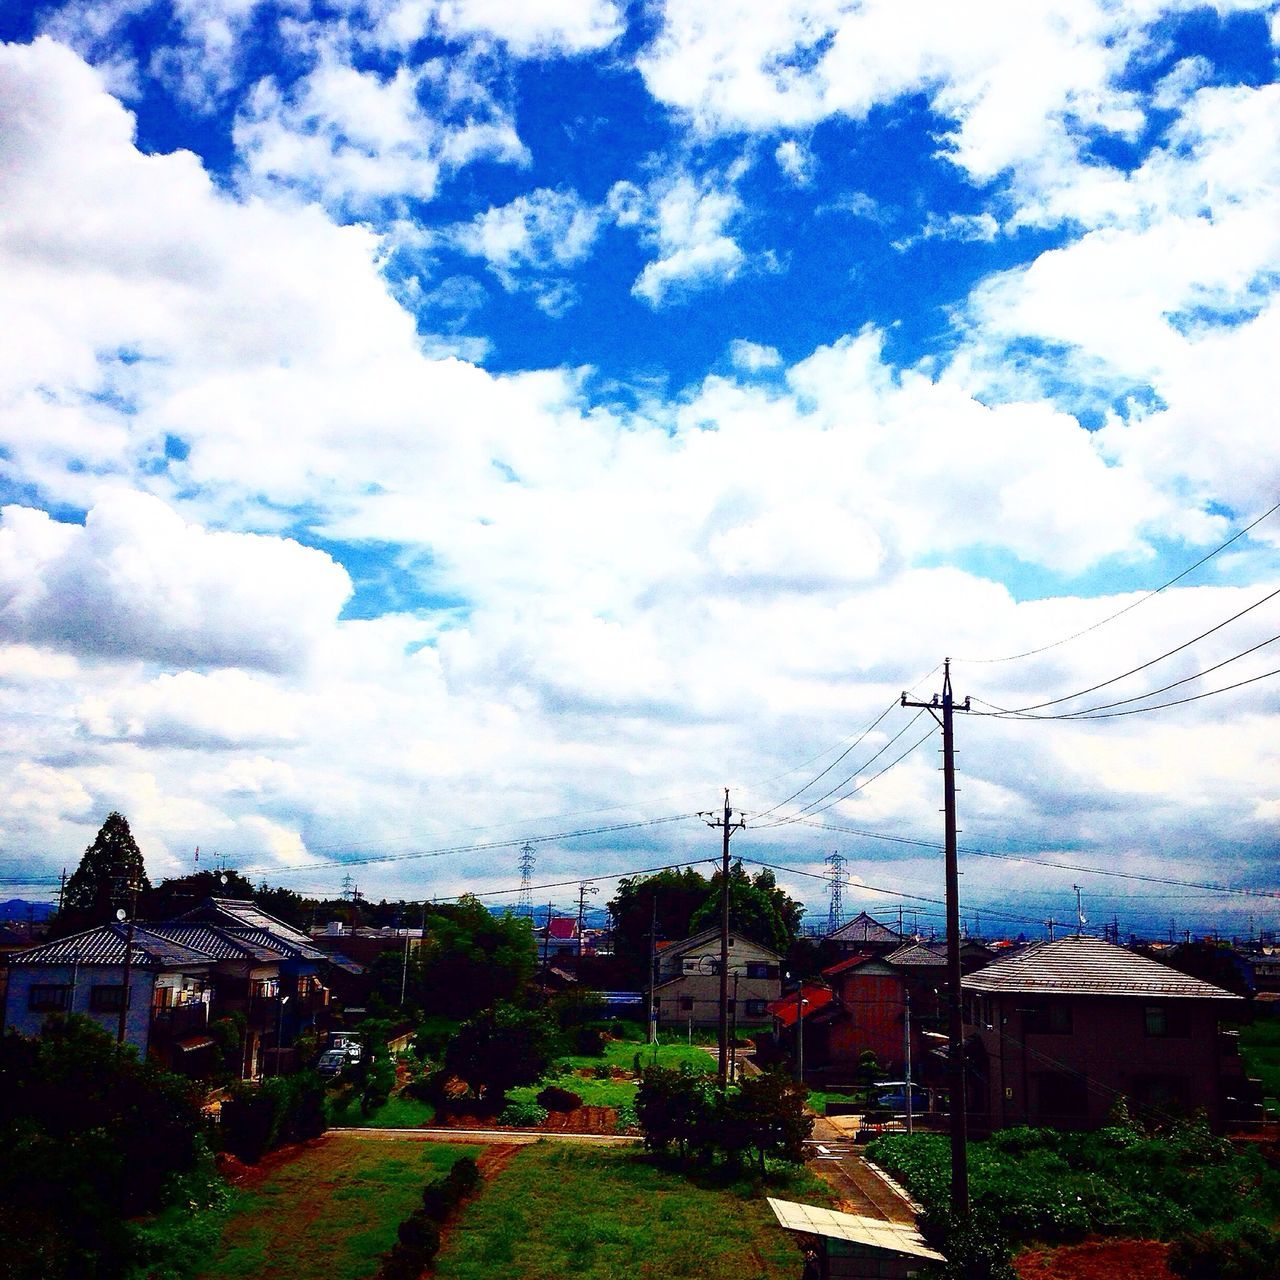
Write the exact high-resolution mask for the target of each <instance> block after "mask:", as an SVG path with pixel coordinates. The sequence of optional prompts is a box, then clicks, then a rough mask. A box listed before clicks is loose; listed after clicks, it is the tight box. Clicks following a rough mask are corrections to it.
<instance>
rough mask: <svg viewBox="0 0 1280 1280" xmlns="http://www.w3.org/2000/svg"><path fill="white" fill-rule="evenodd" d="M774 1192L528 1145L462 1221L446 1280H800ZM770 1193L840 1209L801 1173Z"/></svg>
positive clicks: (441, 1277) (598, 1153) (448, 1255)
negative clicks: (771, 1200) (497, 1279)
mask: <svg viewBox="0 0 1280 1280" xmlns="http://www.w3.org/2000/svg"><path fill="white" fill-rule="evenodd" d="M765 1194H766V1192H765V1191H763V1190H761V1189H760V1188H759V1187H758V1186H757V1185H755V1184H753V1183H751V1182H748V1181H745V1180H744V1181H742V1182H739V1183H736V1184H734V1185H732V1186H727V1187H726V1186H723V1185H706V1184H702V1185H697V1184H695V1183H694V1182H693V1181H691V1180H690V1179H689V1178H688V1177H686V1176H685V1175H684V1174H682V1173H679V1172H675V1171H670V1170H667V1169H663V1168H659V1167H658V1166H656V1165H654V1164H651V1163H649V1162H648V1161H647V1160H646V1159H644V1158H643V1157H640V1156H638V1155H636V1154H635V1153H633V1152H630V1151H626V1150H622V1149H619V1148H598V1147H597V1148H591V1149H584V1148H582V1147H574V1146H569V1145H567V1144H558V1143H553V1142H542V1143H538V1144H536V1145H535V1146H532V1147H524V1148H522V1149H521V1150H520V1151H519V1152H518V1154H517V1155H516V1156H515V1158H514V1159H513V1160H512V1162H511V1163H510V1165H508V1166H507V1168H506V1169H504V1170H503V1171H502V1173H501V1174H499V1175H498V1177H497V1178H496V1179H495V1180H494V1181H493V1182H491V1183H488V1184H486V1186H485V1190H484V1192H483V1194H482V1195H481V1196H480V1197H479V1199H477V1200H474V1201H472V1202H471V1203H470V1204H468V1205H467V1206H466V1207H465V1208H464V1209H463V1212H462V1217H461V1218H460V1220H459V1222H458V1226H457V1229H456V1230H455V1231H453V1232H452V1233H451V1234H449V1235H448V1236H447V1237H446V1243H445V1246H444V1248H443V1250H442V1251H441V1253H440V1254H439V1256H438V1258H437V1260H436V1272H435V1274H436V1276H437V1277H438V1280H492V1277H494V1276H501V1277H503V1280H563V1277H565V1276H570V1275H571V1276H573V1278H574V1280H616V1278H617V1277H619V1276H626V1277H628V1280H649V1278H652V1280H659V1278H662V1280H666V1278H667V1277H681V1276H696V1277H698V1278H699V1280H744V1278H745V1277H750V1278H751V1280H794V1277H795V1276H796V1275H798V1274H799V1271H800V1259H799V1254H798V1253H797V1250H796V1246H795V1243H794V1241H793V1240H792V1239H791V1237H790V1236H789V1235H788V1233H786V1232H784V1231H783V1230H782V1229H781V1228H779V1227H778V1226H777V1225H776V1223H775V1222H774V1219H773V1214H772V1213H771V1212H770V1210H769V1206H768V1205H767V1204H766V1203H765V1200H764V1197H765ZM768 1194H771V1195H780V1196H782V1197H784V1198H790V1199H800V1200H809V1201H816V1202H819V1203H822V1204H830V1203H831V1197H830V1193H829V1192H828V1191H827V1189H826V1186H825V1184H824V1183H821V1182H820V1181H819V1180H818V1179H816V1178H814V1177H813V1176H812V1175H811V1174H809V1173H808V1172H807V1171H805V1170H800V1171H798V1172H797V1173H796V1174H794V1175H792V1177H791V1178H790V1179H789V1180H788V1181H787V1182H786V1183H783V1184H779V1185H777V1186H770V1187H769V1188H768Z"/></svg>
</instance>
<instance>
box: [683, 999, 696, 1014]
mask: <svg viewBox="0 0 1280 1280" xmlns="http://www.w3.org/2000/svg"><path fill="white" fill-rule="evenodd" d="M680 1008H681V1010H682V1011H683V1012H684V1013H691V1012H692V1011H693V997H692V996H681V997H680Z"/></svg>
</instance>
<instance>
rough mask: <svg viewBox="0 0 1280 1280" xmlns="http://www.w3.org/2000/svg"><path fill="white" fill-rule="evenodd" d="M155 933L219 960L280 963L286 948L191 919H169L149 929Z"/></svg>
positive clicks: (150, 926) (149, 926)
mask: <svg viewBox="0 0 1280 1280" xmlns="http://www.w3.org/2000/svg"><path fill="white" fill-rule="evenodd" d="M147 927H148V928H149V929H150V930H151V932H152V933H158V934H160V935H161V937H164V938H168V939H169V940H170V941H171V942H176V943H178V945H179V946H183V947H194V948H195V949H196V950H198V951H204V952H206V953H207V954H208V955H211V956H212V957H213V958H214V959H215V960H261V961H264V962H267V963H269V962H270V961H272V960H279V959H280V954H281V950H282V949H276V950H272V949H271V948H269V947H263V946H257V945H256V944H254V943H252V942H250V941H249V940H248V939H246V938H239V937H236V935H235V934H233V933H232V932H231V931H230V930H229V929H223V928H220V927H219V926H218V925H216V924H200V923H198V922H196V921H191V920H168V921H165V922H163V923H161V924H152V925H148V926H147Z"/></svg>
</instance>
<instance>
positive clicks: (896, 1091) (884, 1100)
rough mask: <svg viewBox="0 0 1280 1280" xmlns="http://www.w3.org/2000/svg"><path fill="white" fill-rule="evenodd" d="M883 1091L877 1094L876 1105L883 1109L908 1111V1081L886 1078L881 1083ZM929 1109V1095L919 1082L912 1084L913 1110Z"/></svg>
mask: <svg viewBox="0 0 1280 1280" xmlns="http://www.w3.org/2000/svg"><path fill="white" fill-rule="evenodd" d="M880 1089H881V1092H880V1093H878V1094H876V1106H877V1107H879V1108H880V1109H881V1110H883V1111H895V1112H896V1111H906V1109H907V1082H906V1081H905V1080H885V1081H882V1082H881V1085H880ZM928 1109H929V1095H928V1094H927V1093H926V1092H925V1090H923V1089H922V1088H921V1087H920V1086H919V1085H918V1084H913V1085H912V1086H911V1110H912V1111H913V1112H921V1111H927V1110H928Z"/></svg>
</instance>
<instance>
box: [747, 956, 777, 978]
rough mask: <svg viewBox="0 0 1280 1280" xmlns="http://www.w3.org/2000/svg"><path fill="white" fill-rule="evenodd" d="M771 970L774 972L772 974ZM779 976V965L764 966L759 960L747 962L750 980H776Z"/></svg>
mask: <svg viewBox="0 0 1280 1280" xmlns="http://www.w3.org/2000/svg"><path fill="white" fill-rule="evenodd" d="M770 970H772V972H770ZM777 976H778V967H777V965H772V964H764V963H763V962H761V961H758V960H750V961H748V962H747V977H748V978H776V977H777Z"/></svg>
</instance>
